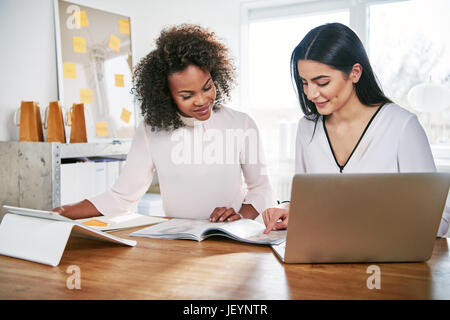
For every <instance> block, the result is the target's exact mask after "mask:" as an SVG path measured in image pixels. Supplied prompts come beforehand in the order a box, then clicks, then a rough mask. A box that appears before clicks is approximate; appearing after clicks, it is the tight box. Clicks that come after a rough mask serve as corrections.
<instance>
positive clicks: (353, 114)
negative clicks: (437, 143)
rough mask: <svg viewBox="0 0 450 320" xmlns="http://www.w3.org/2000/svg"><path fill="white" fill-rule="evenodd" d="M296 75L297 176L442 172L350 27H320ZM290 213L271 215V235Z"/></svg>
mask: <svg viewBox="0 0 450 320" xmlns="http://www.w3.org/2000/svg"><path fill="white" fill-rule="evenodd" d="M291 76H292V79H293V82H294V84H295V87H296V91H297V95H298V99H299V102H300V106H301V109H302V111H303V113H304V115H305V116H304V117H303V118H302V119H300V121H299V124H298V131H297V141H296V157H295V172H296V173H297V174H299V173H381V172H384V173H387V172H434V171H436V167H435V164H434V160H433V156H432V154H431V148H430V145H429V143H428V139H427V137H426V134H425V131H424V130H423V128H422V126H421V125H420V123H419V121H418V119H417V117H416V116H415V115H414V114H413V113H411V112H409V111H407V110H405V109H403V108H402V107H400V106H398V105H396V104H394V103H393V102H392V101H391V100H390V99H389V98H387V97H386V96H385V95H384V93H383V91H382V89H381V88H380V86H379V84H378V82H377V80H376V77H375V74H374V72H373V70H372V67H371V66H370V62H369V59H368V57H367V54H366V51H365V49H364V46H363V44H362V43H361V40H360V39H359V38H358V36H357V35H356V33H355V32H353V31H352V30H351V29H350V28H349V27H347V26H345V25H343V24H340V23H330V24H325V25H321V26H319V27H316V28H314V29H312V30H311V31H310V32H309V33H308V34H307V35H306V36H305V37H304V38H303V40H302V41H301V42H300V43H299V44H298V45H297V47H296V48H295V49H294V51H293V53H292V56H291ZM449 213H450V210H449V207H447V208H446V212H444V215H443V218H442V221H441V225H440V228H439V232H438V236H442V235H445V234H446V233H447V230H448V217H449V215H450V214H449ZM288 216H289V204H288V203H284V204H282V205H280V206H278V207H277V208H269V209H267V210H265V211H264V212H263V219H264V223H265V224H266V231H265V232H266V233H268V232H270V231H271V230H278V229H284V228H286V227H287V222H288Z"/></svg>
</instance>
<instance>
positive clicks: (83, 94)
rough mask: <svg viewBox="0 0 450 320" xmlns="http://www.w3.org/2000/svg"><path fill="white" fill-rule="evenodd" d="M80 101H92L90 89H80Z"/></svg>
mask: <svg viewBox="0 0 450 320" xmlns="http://www.w3.org/2000/svg"><path fill="white" fill-rule="evenodd" d="M80 102H81V103H92V90H91V89H80Z"/></svg>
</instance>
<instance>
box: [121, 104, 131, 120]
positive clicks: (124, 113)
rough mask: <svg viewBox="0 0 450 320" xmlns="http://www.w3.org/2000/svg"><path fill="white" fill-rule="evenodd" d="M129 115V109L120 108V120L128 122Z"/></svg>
mask: <svg viewBox="0 0 450 320" xmlns="http://www.w3.org/2000/svg"><path fill="white" fill-rule="evenodd" d="M130 117H131V111H128V110H127V109H125V108H122V114H121V115H120V120H122V121H123V122H125V123H129V122H130Z"/></svg>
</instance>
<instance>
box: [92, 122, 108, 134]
mask: <svg viewBox="0 0 450 320" xmlns="http://www.w3.org/2000/svg"><path fill="white" fill-rule="evenodd" d="M95 127H96V131H97V137H107V136H108V122H106V121H97V122H96V123H95Z"/></svg>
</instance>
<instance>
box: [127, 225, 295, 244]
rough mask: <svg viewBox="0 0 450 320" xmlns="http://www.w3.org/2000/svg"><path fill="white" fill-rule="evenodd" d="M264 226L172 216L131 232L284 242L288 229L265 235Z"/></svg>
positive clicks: (202, 238)
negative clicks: (174, 217) (164, 220)
mask: <svg viewBox="0 0 450 320" xmlns="http://www.w3.org/2000/svg"><path fill="white" fill-rule="evenodd" d="M264 230H265V226H264V225H263V224H262V223H259V222H257V221H254V220H250V219H240V220H235V221H232V222H218V223H217V222H209V220H194V219H171V220H170V221H167V222H163V223H160V224H157V225H154V226H150V227H147V228H144V229H141V230H138V231H135V232H133V233H131V234H130V236H132V237H148V238H161V239H186V240H197V241H202V240H204V239H206V238H208V237H211V236H223V237H228V238H231V239H234V240H237V241H241V242H247V243H252V244H268V245H272V244H279V243H282V242H283V241H285V239H286V231H285V230H282V231H272V232H270V233H269V234H264Z"/></svg>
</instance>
